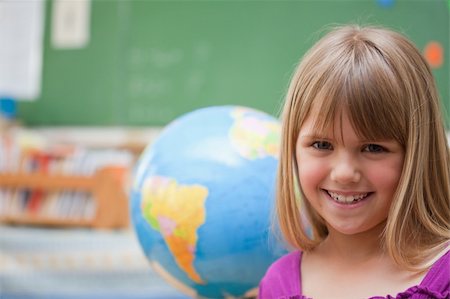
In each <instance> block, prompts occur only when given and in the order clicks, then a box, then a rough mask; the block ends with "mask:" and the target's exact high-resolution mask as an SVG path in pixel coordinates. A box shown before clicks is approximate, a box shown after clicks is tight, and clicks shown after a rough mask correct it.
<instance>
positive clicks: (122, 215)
mask: <svg viewBox="0 0 450 299" xmlns="http://www.w3.org/2000/svg"><path fill="white" fill-rule="evenodd" d="M121 170H122V171H118V169H115V168H114V167H111V168H108V167H105V168H102V169H100V170H98V171H97V172H96V173H95V175H93V176H92V177H83V176H63V175H47V174H41V173H38V172H35V173H17V174H12V173H0V189H6V188H9V189H14V188H17V189H26V190H31V191H32V190H41V191H42V192H43V193H51V192H53V193H56V192H62V191H64V190H72V191H80V192H86V193H87V194H91V195H92V196H91V198H92V199H91V200H93V201H94V207H95V210H94V213H93V215H92V217H90V218H88V219H87V218H85V217H78V218H76V217H75V218H74V217H60V216H58V215H57V214H56V215H52V216H48V215H44V214H41V213H39V212H33V211H30V210H29V209H23V210H22V211H20V212H19V213H17V212H16V213H10V214H8V213H0V222H3V223H11V224H30V225H44V226H58V227H60V226H64V227H92V228H123V227H127V226H128V225H129V212H128V211H129V208H128V200H127V196H126V193H125V190H124V189H125V188H124V183H123V169H121ZM46 200H49V197H48V196H45V195H44V196H42V201H44V202H45V201H46ZM6 212H7V211H6Z"/></svg>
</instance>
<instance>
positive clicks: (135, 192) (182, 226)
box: [131, 106, 283, 298]
mask: <svg viewBox="0 0 450 299" xmlns="http://www.w3.org/2000/svg"><path fill="white" fill-rule="evenodd" d="M280 130H281V129H280V124H279V122H278V120H277V119H276V118H274V117H272V116H270V115H269V114H266V113H264V112H261V111H258V110H255V109H251V108H246V107H240V106H216V107H207V108H202V109H199V110H195V111H193V112H190V113H187V114H185V115H182V116H181V117H179V118H177V119H176V120H175V121H173V122H172V123H170V124H169V125H168V126H167V127H166V128H164V130H163V131H162V132H161V133H160V135H159V136H158V138H157V139H156V140H155V141H154V142H153V143H152V144H150V145H149V146H148V147H147V148H146V150H145V151H144V153H143V154H142V156H141V157H140V160H139V162H138V165H137V168H136V171H135V175H134V179H133V186H132V191H131V213H132V220H133V224H134V228H135V231H136V234H137V237H138V240H139V243H140V244H141V247H142V249H143V251H144V253H145V255H146V256H147V258H148V260H149V262H150V264H151V265H152V266H153V269H154V270H155V271H156V272H158V273H159V274H160V275H161V276H162V277H164V278H165V279H167V280H168V282H169V283H171V284H172V285H174V286H176V287H178V288H179V289H180V290H182V291H184V292H185V293H186V294H187V295H189V296H191V297H193V298H238V297H244V296H247V295H248V294H251V293H252V292H254V290H255V288H256V287H257V286H258V283H259V280H260V279H261V278H262V276H263V275H264V273H265V271H266V269H267V268H268V267H269V265H270V264H271V263H272V262H273V261H274V260H275V259H276V258H278V257H279V256H280V255H281V254H282V253H283V252H282V249H281V248H279V247H277V246H279V245H276V244H277V243H276V240H275V239H274V238H273V236H272V234H271V230H270V220H271V215H272V208H273V204H274V187H275V175H276V168H277V164H278V148H279V142H280Z"/></svg>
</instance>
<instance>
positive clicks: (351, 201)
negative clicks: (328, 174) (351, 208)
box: [324, 190, 372, 205]
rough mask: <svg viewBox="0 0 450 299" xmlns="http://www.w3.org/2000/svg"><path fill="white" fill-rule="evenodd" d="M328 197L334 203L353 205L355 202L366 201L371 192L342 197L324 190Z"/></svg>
mask: <svg viewBox="0 0 450 299" xmlns="http://www.w3.org/2000/svg"><path fill="white" fill-rule="evenodd" d="M324 191H325V192H326V193H328V195H329V196H330V197H331V198H332V199H333V200H334V201H336V202H338V203H341V204H347V205H350V204H355V203H357V202H360V201H362V200H364V199H366V198H367V197H368V196H369V195H370V194H372V192H368V193H359V194H353V195H343V194H339V193H336V192H333V191H328V190H324Z"/></svg>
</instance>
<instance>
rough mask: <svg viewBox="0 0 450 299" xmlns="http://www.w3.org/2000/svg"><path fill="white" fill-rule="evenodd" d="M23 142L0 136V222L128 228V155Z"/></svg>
mask: <svg viewBox="0 0 450 299" xmlns="http://www.w3.org/2000/svg"><path fill="white" fill-rule="evenodd" d="M24 140H26V139H24V136H20V135H15V136H14V135H13V136H11V135H7V134H2V135H0V222H6V223H23V224H43V225H55V226H59V225H68V226H71V225H75V226H77V225H78V226H93V227H123V226H126V225H127V224H128V203H127V197H126V182H127V175H128V173H129V171H130V169H131V167H132V164H133V162H134V157H133V155H132V154H131V153H130V152H128V151H126V150H123V149H121V150H114V149H87V148H82V147H79V146H75V145H54V144H52V145H50V144H45V143H42V142H31V141H30V140H28V141H24ZM108 189H111V190H110V191H108ZM105 190H106V191H105ZM105 197H107V198H105ZM105 215H106V216H105Z"/></svg>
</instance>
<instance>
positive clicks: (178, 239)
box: [141, 176, 208, 284]
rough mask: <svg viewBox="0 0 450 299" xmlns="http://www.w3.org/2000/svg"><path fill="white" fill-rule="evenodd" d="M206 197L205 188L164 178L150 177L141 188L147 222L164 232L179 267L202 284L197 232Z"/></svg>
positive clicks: (202, 220)
mask: <svg viewBox="0 0 450 299" xmlns="http://www.w3.org/2000/svg"><path fill="white" fill-rule="evenodd" d="M207 197H208V189H207V188H205V187H204V186H201V185H198V184H196V185H180V184H178V183H177V181H176V180H174V179H172V178H167V177H162V176H153V177H150V178H148V179H147V180H146V181H145V182H144V185H143V189H142V202H141V203H142V206H141V207H142V213H143V216H144V218H145V220H146V221H147V222H148V223H149V224H150V226H151V227H152V228H153V229H155V230H157V231H159V232H160V233H161V235H162V236H163V238H164V241H165V242H166V244H167V246H168V248H169V250H170V252H171V253H172V255H173V256H174V259H175V262H176V263H177V265H178V266H179V267H180V268H181V269H182V270H183V271H184V272H185V273H186V274H187V275H188V277H189V278H190V279H192V280H193V281H195V282H196V283H199V284H204V283H205V282H204V280H203V279H202V278H201V277H200V275H199V274H198V273H197V271H196V270H195V267H194V258H195V251H196V246H197V239H198V237H197V230H198V228H199V227H200V226H201V225H202V224H204V223H205V218H206V215H205V214H206V213H205V205H204V204H205V201H206V198H207ZM186 198H189V201H187V200H186Z"/></svg>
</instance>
